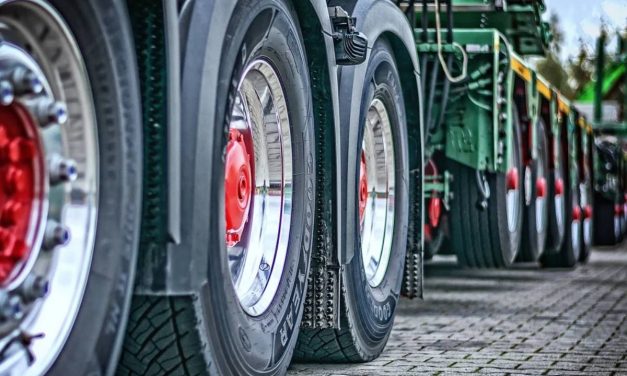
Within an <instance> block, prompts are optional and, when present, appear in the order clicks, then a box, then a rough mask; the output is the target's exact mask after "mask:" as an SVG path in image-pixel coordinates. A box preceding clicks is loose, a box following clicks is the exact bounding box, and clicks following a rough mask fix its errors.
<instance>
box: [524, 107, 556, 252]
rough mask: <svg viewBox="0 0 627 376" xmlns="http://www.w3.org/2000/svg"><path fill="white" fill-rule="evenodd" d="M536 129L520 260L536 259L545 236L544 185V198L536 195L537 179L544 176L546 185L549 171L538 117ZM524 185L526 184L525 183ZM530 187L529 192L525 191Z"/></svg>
mask: <svg viewBox="0 0 627 376" xmlns="http://www.w3.org/2000/svg"><path fill="white" fill-rule="evenodd" d="M536 129H537V131H538V150H537V159H535V160H533V161H531V165H530V166H529V170H530V173H531V177H530V179H531V181H530V184H529V186H525V196H528V197H529V199H530V200H529V202H527V203H526V204H527V206H526V209H525V215H524V220H523V234H524V236H523V237H522V244H521V249H520V254H519V260H520V261H534V262H535V261H538V260H539V259H540V256H542V254H543V253H544V249H545V245H546V237H547V229H548V226H547V221H548V210H547V201H548V197H549V196H547V193H548V192H547V191H546V187H545V193H544V198H539V197H538V187H537V184H536V182H537V180H538V179H540V178H544V179H545V180H544V182H545V185H546V182H547V180H548V179H547V178H548V171H549V163H548V161H549V150H548V145H547V144H548V141H547V137H546V127H545V125H544V122H543V121H542V120H541V119H540V120H538V124H537V126H536ZM525 185H526V184H525ZM527 189H530V192H527Z"/></svg>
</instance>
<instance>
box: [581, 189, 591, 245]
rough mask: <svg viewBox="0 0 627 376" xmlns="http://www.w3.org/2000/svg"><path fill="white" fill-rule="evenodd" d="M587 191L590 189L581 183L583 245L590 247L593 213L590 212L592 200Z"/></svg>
mask: <svg viewBox="0 0 627 376" xmlns="http://www.w3.org/2000/svg"><path fill="white" fill-rule="evenodd" d="M587 191H588V189H587V187H586V185H585V184H580V185H579V194H580V196H579V197H581V208H582V209H583V210H582V217H581V218H582V221H581V226H582V231H583V245H584V246H585V247H589V246H590V245H591V244H592V220H591V218H590V217H591V213H588V210H589V208H590V205H591V202H590V200H589V199H588V197H589V196H588V194H587V193H588V192H587Z"/></svg>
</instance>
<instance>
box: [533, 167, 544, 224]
mask: <svg viewBox="0 0 627 376" xmlns="http://www.w3.org/2000/svg"><path fill="white" fill-rule="evenodd" d="M535 189H536V205H535V209H536V232H537V233H538V234H540V233H543V232H544V231H545V230H546V228H547V218H546V208H547V205H546V195H547V187H546V171H545V170H544V165H543V164H542V163H538V177H537V178H536V187H535Z"/></svg>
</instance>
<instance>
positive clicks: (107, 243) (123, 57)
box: [47, 0, 142, 376]
mask: <svg viewBox="0 0 627 376" xmlns="http://www.w3.org/2000/svg"><path fill="white" fill-rule="evenodd" d="M50 4H51V5H52V6H53V7H55V8H56V9H57V10H58V11H59V13H60V14H61V16H62V17H63V19H64V21H65V22H66V23H67V24H68V26H69V28H70V30H71V31H72V33H73V35H74V37H75V38H76V40H77V43H78V47H79V50H80V52H81V54H82V57H83V59H84V62H85V66H86V69H87V74H88V76H89V80H90V84H91V90H92V94H93V97H94V105H95V110H96V117H97V122H98V139H99V143H100V148H99V153H100V155H99V158H100V167H99V168H100V176H99V179H100V187H99V189H100V191H99V207H98V218H97V225H96V235H95V236H96V238H95V243H94V253H93V258H92V263H91V269H90V271H89V277H88V280H87V286H86V290H85V293H84V297H83V300H82V302H81V306H80V309H79V311H78V314H77V317H76V320H75V322H74V325H73V327H72V330H71V332H70V334H69V337H68V339H67V341H66V343H65V346H64V347H63V349H62V350H61V353H60V354H59V357H58V358H57V360H56V362H55V363H54V364H53V366H52V368H51V369H50V371H49V372H48V373H47V374H49V375H64V376H65V375H86V374H111V373H112V372H113V371H114V370H115V366H116V364H117V361H118V357H119V353H120V348H121V342H122V339H123V335H124V329H125V327H126V322H127V317H128V310H129V306H130V304H129V302H130V298H131V292H132V287H133V282H134V275H135V263H136V258H137V252H136V251H137V245H138V241H139V228H140V218H141V214H140V209H141V208H140V204H141V187H142V152H141V150H142V141H141V140H142V138H141V137H142V135H141V128H140V125H141V113H140V103H139V98H140V96H139V86H138V80H137V76H136V73H135V72H136V71H137V69H136V65H135V55H134V50H133V47H132V46H133V44H132V40H131V35H132V34H131V32H130V25H129V21H128V15H127V12H126V8H125V7H124V4H123V3H122V2H121V1H99V0H85V1H77V2H74V1H72V2H70V1H65V0H51V1H50ZM94 41H97V43H94ZM61 251H62V250H60V252H61ZM52 288H54V286H52Z"/></svg>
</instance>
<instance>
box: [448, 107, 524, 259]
mask: <svg viewBox="0 0 627 376" xmlns="http://www.w3.org/2000/svg"><path fill="white" fill-rule="evenodd" d="M512 114H513V119H515V120H514V125H513V127H514V129H513V132H514V133H513V143H512V145H513V146H514V147H515V148H516V150H515V151H514V152H515V153H518V160H519V165H518V174H519V176H518V179H519V180H518V181H519V182H520V184H522V181H523V178H522V174H523V164H522V150H521V135H520V127H519V125H518V115H517V113H516V110H515V109H514V110H513V111H512ZM449 171H450V172H451V173H452V175H453V182H452V191H453V193H454V194H455V197H454V198H453V200H451V211H450V214H449V215H450V222H449V224H450V230H451V233H450V234H451V237H450V239H451V247H452V249H453V250H454V251H455V252H456V254H457V261H458V262H459V264H461V265H462V266H466V267H471V268H504V267H509V266H510V265H511V264H512V263H513V262H514V260H515V259H516V256H517V255H518V251H519V249H520V241H521V239H520V238H521V234H522V223H523V217H522V216H523V208H524V202H523V200H524V196H523V188H522V185H519V189H520V195H519V215H518V221H517V226H516V229H515V230H514V231H513V232H510V231H509V228H508V222H507V187H506V174H505V173H497V174H487V181H488V184H489V186H490V198H489V199H488V207H487V209H485V210H481V209H478V208H477V206H476V205H477V201H478V200H479V198H480V192H479V187H478V186H477V178H476V170H475V169H473V168H471V167H468V166H465V165H462V164H461V163H458V162H455V161H450V162H449Z"/></svg>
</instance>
